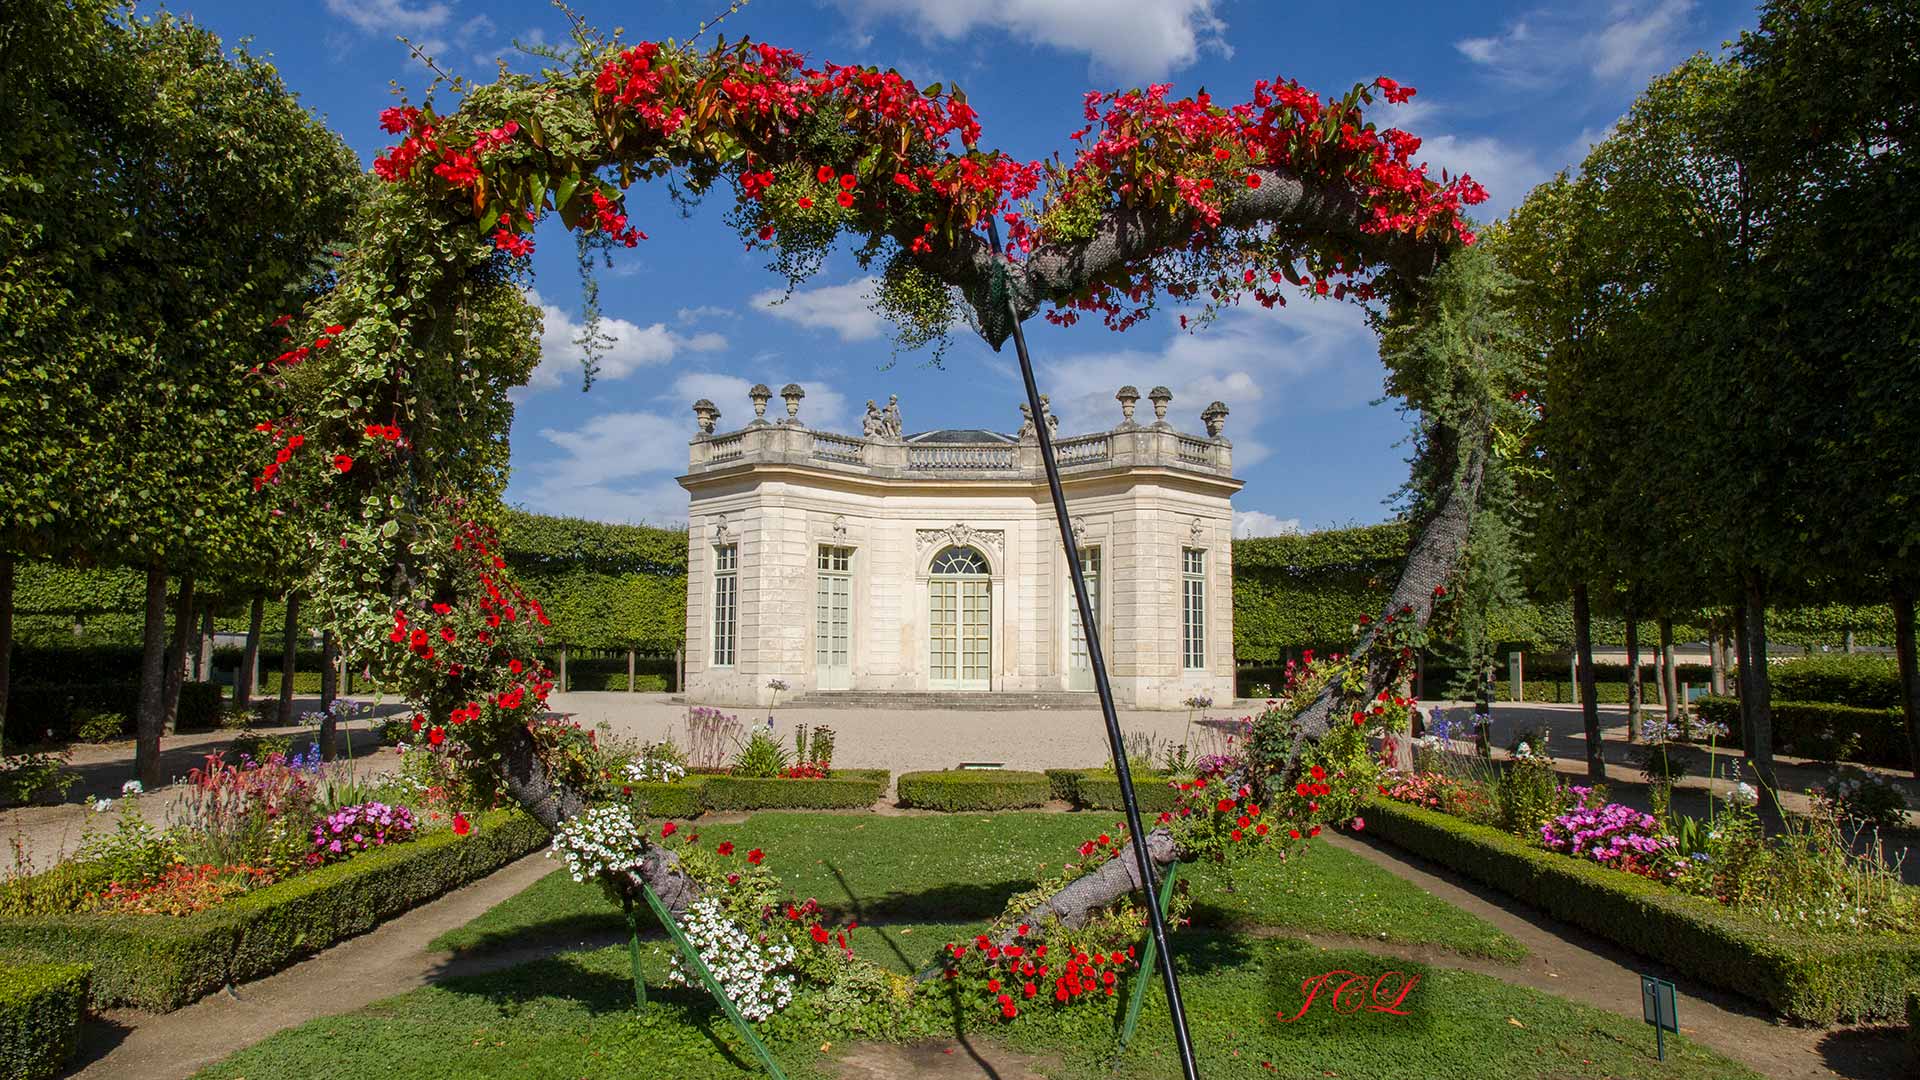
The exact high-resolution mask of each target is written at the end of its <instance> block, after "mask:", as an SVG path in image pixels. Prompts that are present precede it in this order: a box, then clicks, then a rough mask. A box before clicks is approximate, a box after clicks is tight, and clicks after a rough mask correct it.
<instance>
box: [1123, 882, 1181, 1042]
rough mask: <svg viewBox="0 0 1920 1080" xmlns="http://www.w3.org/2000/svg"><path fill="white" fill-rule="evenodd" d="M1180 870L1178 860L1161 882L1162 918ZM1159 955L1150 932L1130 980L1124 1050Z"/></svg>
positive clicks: (1136, 1022)
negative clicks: (1150, 973)
mask: <svg viewBox="0 0 1920 1080" xmlns="http://www.w3.org/2000/svg"><path fill="white" fill-rule="evenodd" d="M1179 872H1180V864H1179V863H1177V862H1176V863H1174V864H1173V865H1172V866H1170V867H1168V868H1167V876H1166V878H1165V880H1163V881H1162V882H1161V883H1160V896H1159V899H1158V901H1157V902H1158V903H1159V905H1160V916H1161V917H1162V918H1165V917H1166V914H1167V904H1168V903H1169V902H1171V901H1172V900H1173V879H1174V877H1175V876H1177V875H1178V874H1179ZM1157 955H1158V954H1157V952H1156V951H1155V949H1154V943H1153V935H1152V934H1148V935H1147V943H1146V945H1145V947H1143V948H1142V949H1141V950H1140V970H1138V971H1136V972H1134V974H1133V978H1132V979H1131V980H1130V985H1129V986H1128V988H1127V1018H1126V1021H1125V1022H1124V1023H1123V1024H1121V1026H1120V1049H1121V1050H1123V1051H1124V1050H1125V1049H1126V1048H1127V1044H1128V1043H1131V1042H1132V1041H1133V1029H1134V1028H1136V1027H1138V1026H1139V1024H1140V1003H1141V1002H1142V1001H1145V1000H1146V997H1147V979H1146V975H1147V972H1149V971H1152V970H1153V965H1154V961H1155V959H1156V957H1157Z"/></svg>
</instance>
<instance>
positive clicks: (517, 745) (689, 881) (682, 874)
mask: <svg viewBox="0 0 1920 1080" xmlns="http://www.w3.org/2000/svg"><path fill="white" fill-rule="evenodd" d="M500 779H501V786H502V787H504V788H505V789H506V792H507V794H508V795H509V796H511V797H512V798H513V800H514V801H515V802H517V803H519V804H520V806H521V808H522V809H524V810H525V811H526V812H527V813H528V814H529V815H530V816H531V817H532V818H533V819H534V820H535V821H538V822H539V823H540V824H542V825H545V826H546V827H547V828H549V829H558V828H559V827H560V823H561V822H563V821H565V820H567V819H568V818H570V817H573V816H574V815H575V814H578V813H579V812H580V811H582V810H584V809H586V800H585V799H583V798H581V797H580V794H579V792H576V791H574V790H573V789H571V788H568V787H564V786H562V785H558V784H555V783H554V782H553V779H552V778H551V777H549V776H548V775H547V770H546V767H545V766H544V765H542V764H541V763H540V755H539V754H538V752H537V751H536V750H535V748H534V745H533V736H532V734H531V733H529V732H528V731H527V729H526V728H516V729H514V732H513V735H512V736H511V737H510V738H509V739H508V742H507V745H506V748H505V749H504V750H503V752H502V753H501V757H500ZM639 881H645V882H646V883H647V884H648V885H651V886H653V891H654V893H655V894H656V895H658V896H659V897H660V900H661V902H662V903H664V904H665V905H666V906H667V910H668V911H671V912H673V914H674V916H675V917H676V918H678V917H680V916H682V915H685V914H686V912H687V908H688V906H689V905H691V904H692V903H693V902H694V900H696V899H698V898H699V896H700V885H699V883H697V882H695V881H694V880H693V878H692V877H691V876H689V875H688V874H687V872H686V871H685V870H683V869H681V868H680V856H679V855H677V854H675V853H674V852H672V851H669V850H667V849H666V848H663V847H657V846H654V845H651V844H649V845H648V846H647V853H646V855H645V857H644V858H643V859H642V861H641V864H640V866H639V868H638V869H637V870H636V871H634V872H633V873H632V874H631V875H629V878H628V887H629V888H630V889H632V890H633V891H634V892H636V893H637V892H638V891H639V889H638V882H639Z"/></svg>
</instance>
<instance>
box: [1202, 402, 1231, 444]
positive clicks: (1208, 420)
mask: <svg viewBox="0 0 1920 1080" xmlns="http://www.w3.org/2000/svg"><path fill="white" fill-rule="evenodd" d="M1200 422H1201V423H1203V424H1205V425H1207V438H1209V439H1217V438H1219V437H1220V433H1221V432H1223V431H1225V430H1226V429H1227V403H1226V402H1224V401H1216V402H1214V403H1213V404H1211V405H1209V406H1207V407H1206V408H1205V409H1203V410H1201V412H1200Z"/></svg>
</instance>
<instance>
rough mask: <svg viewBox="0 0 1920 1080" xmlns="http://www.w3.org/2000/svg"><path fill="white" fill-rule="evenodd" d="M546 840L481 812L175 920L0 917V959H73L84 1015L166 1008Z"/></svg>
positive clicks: (507, 814)
mask: <svg viewBox="0 0 1920 1080" xmlns="http://www.w3.org/2000/svg"><path fill="white" fill-rule="evenodd" d="M546 842H547V831H546V830H545V829H544V828H542V827H541V826H540V825H539V824H538V823H536V822H534V821H533V820H532V819H531V818H528V817H526V816H525V815H523V814H520V813H519V812H517V811H505V810H500V811H492V812H489V813H487V814H485V815H482V816H481V817H480V818H479V819H478V820H477V821H476V822H475V823H474V825H473V827H472V829H471V830H470V832H469V833H468V834H467V835H465V836H461V835H457V834H456V833H454V832H451V831H441V832H437V833H431V834H429V835H427V836H425V837H423V838H421V839H419V840H415V841H412V842H411V843H406V844H398V845H393V846H389V847H383V848H378V849H376V850H373V851H369V852H367V853H365V854H363V855H358V856H355V857H354V858H352V859H349V860H347V861H345V862H339V863H334V864H332V865H328V866H323V867H321V868H319V869H317V870H313V871H311V872H310V873H304V874H301V875H299V876H297V877H293V878H289V879H288V880H286V881H283V882H280V883H278V884H275V885H269V886H267V887H265V888H262V889H258V890H255V891H253V892H249V893H246V894H244V895H241V896H236V897H234V898H232V899H230V900H227V901H226V902H224V903H221V904H218V905H216V906H213V907H209V908H206V909H205V910H203V911H198V912H196V913H194V914H191V915H185V916H182V917H179V918H159V917H152V916H142V915H122V914H113V915H42V916H30V917H25V918H10V919H6V920H0V953H5V954H9V955H19V956H27V957H33V958H45V959H52V958H59V959H76V960H84V961H86V962H88V963H90V964H92V965H93V979H92V986H91V991H90V999H91V1003H92V1005H93V1007H94V1008H97V1009H100V1008H108V1007H112V1006H118V1005H126V1006H132V1007H134V1008H140V1009H148V1010H152V1011H156V1012H166V1011H170V1010H173V1009H177V1008H180V1007H181V1006H183V1005H186V1004H188V1003H190V1002H193V1001H195V1000H197V999H199V998H201V997H204V996H205V995H207V994H209V993H212V992H213V991H215V990H218V989H219V988H220V987H222V986H225V985H228V984H232V983H240V982H244V981H246V980H248V979H257V978H259V977H261V976H263V975H267V974H270V973H272V972H274V971H278V970H279V969H281V968H283V967H286V966H287V965H289V964H291V963H293V962H294V961H296V960H298V959H300V958H302V957H304V956H308V955H311V954H312V953H316V952H318V951H320V950H321V949H324V948H327V947H328V946H330V945H333V944H335V943H336V942H339V941H342V940H345V939H346V938H349V937H352V936H354V935H356V934H361V933H365V932H366V931H368V930H371V929H373V928H374V927H376V926H378V925H379V924H380V923H382V922H384V921H386V920H387V919H390V918H393V917H394V916H396V915H399V914H401V913H402V912H405V911H407V910H409V909H411V908H414V907H417V906H419V905H420V904H423V903H425V902H427V901H429V900H432V899H433V898H435V897H437V896H439V895H441V894H442V893H445V892H447V891H449V890H451V889H455V888H458V887H459V886H461V885H465V884H467V883H468V882H471V881H476V880H478V879H480V878H483V877H485V876H487V875H488V874H491V873H493V872H494V871H495V870H498V869H500V868H501V867H503V866H505V865H507V864H508V863H510V862H512V861H513V860H515V859H517V858H519V857H521V856H522V855H525V854H527V853H528V852H531V851H534V850H537V849H538V848H539V847H541V846H542V845H543V844H545V843H546Z"/></svg>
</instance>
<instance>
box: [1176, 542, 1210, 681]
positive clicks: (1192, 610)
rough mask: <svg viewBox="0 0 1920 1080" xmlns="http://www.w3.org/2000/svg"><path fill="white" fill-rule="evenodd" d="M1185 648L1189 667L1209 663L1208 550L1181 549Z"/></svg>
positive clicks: (1188, 668)
mask: <svg viewBox="0 0 1920 1080" xmlns="http://www.w3.org/2000/svg"><path fill="white" fill-rule="evenodd" d="M1180 589H1181V593H1180V595H1181V605H1180V627H1181V638H1180V640H1181V645H1182V649H1181V651H1182V652H1183V653H1184V654H1185V666H1186V669H1187V670H1188V671H1201V670H1204V669H1205V668H1206V666H1207V553H1206V552H1204V551H1202V550H1200V549H1199V548H1181V549H1180Z"/></svg>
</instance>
